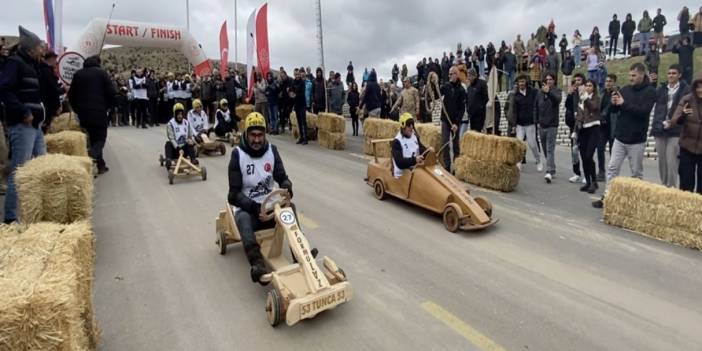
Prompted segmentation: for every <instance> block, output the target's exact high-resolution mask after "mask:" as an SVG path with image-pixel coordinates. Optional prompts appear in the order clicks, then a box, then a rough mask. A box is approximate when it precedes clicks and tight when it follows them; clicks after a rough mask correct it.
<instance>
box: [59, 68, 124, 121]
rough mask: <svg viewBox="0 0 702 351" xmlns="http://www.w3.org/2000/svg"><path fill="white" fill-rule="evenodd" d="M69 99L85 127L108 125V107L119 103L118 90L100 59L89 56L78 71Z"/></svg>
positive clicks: (69, 92) (72, 83)
mask: <svg viewBox="0 0 702 351" xmlns="http://www.w3.org/2000/svg"><path fill="white" fill-rule="evenodd" d="M68 100H69V101H70V102H71V106H72V107H73V110H74V111H75V112H76V113H77V114H78V119H79V120H80V124H81V126H83V127H107V109H108V108H110V107H112V106H115V105H116V104H117V92H116V91H115V87H114V85H112V81H111V80H110V76H109V75H108V74H107V72H105V70H104V69H102V67H100V63H99V61H98V60H97V59H96V58H94V57H88V58H87V59H86V60H85V62H84V63H83V69H81V70H80V71H78V72H76V74H75V75H74V76H73V81H72V82H71V89H70V90H69V91H68Z"/></svg>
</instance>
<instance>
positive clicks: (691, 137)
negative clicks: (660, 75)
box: [668, 78, 702, 194]
mask: <svg viewBox="0 0 702 351" xmlns="http://www.w3.org/2000/svg"><path fill="white" fill-rule="evenodd" d="M690 90H691V92H690V94H687V95H685V96H684V97H683V98H682V100H681V101H680V103H679V104H678V107H677V109H676V110H675V114H674V115H673V119H672V120H671V121H670V123H668V127H669V128H673V127H675V126H678V125H682V131H681V134H680V169H679V174H680V189H682V190H685V191H691V192H693V191H696V192H697V193H698V194H702V132H700V131H702V79H700V78H696V79H695V81H694V82H693V83H692V88H691V89H690ZM695 187H696V188H697V190H695Z"/></svg>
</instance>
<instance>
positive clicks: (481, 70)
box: [478, 61, 485, 77]
mask: <svg viewBox="0 0 702 351" xmlns="http://www.w3.org/2000/svg"><path fill="white" fill-rule="evenodd" d="M478 70H479V71H478V74H479V75H480V77H484V76H485V61H478Z"/></svg>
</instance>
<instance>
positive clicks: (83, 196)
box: [15, 154, 93, 223]
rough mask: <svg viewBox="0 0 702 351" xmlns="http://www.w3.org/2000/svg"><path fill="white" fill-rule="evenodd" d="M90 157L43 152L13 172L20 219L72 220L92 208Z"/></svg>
mask: <svg viewBox="0 0 702 351" xmlns="http://www.w3.org/2000/svg"><path fill="white" fill-rule="evenodd" d="M92 178H93V177H92V161H91V160H90V159H89V158H87V157H77V156H66V155H61V154H54V155H51V154H49V155H44V156H40V157H38V158H35V159H33V160H30V161H29V162H27V163H25V164H24V165H23V166H22V167H20V168H18V169H17V171H16V173H15V182H16V185H17V193H18V202H19V210H20V219H21V220H22V222H24V223H36V222H43V221H48V222H57V223H72V222H75V221H77V220H83V219H89V218H90V216H91V214H92V210H93V203H92V202H93V181H92Z"/></svg>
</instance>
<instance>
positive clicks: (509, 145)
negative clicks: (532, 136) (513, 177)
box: [460, 132, 526, 165]
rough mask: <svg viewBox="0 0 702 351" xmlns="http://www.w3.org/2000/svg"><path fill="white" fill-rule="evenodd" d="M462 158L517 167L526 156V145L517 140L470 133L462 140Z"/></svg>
mask: <svg viewBox="0 0 702 351" xmlns="http://www.w3.org/2000/svg"><path fill="white" fill-rule="evenodd" d="M460 147H461V156H467V157H469V158H471V159H473V160H480V161H495V162H500V163H504V164H507V165H516V164H517V163H518V162H521V161H522V158H523V157H524V155H525V154H526V144H525V143H524V142H523V141H521V140H517V139H515V138H509V137H502V136H497V135H491V134H482V133H475V132H468V133H465V134H463V137H462V138H461V145H460Z"/></svg>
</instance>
